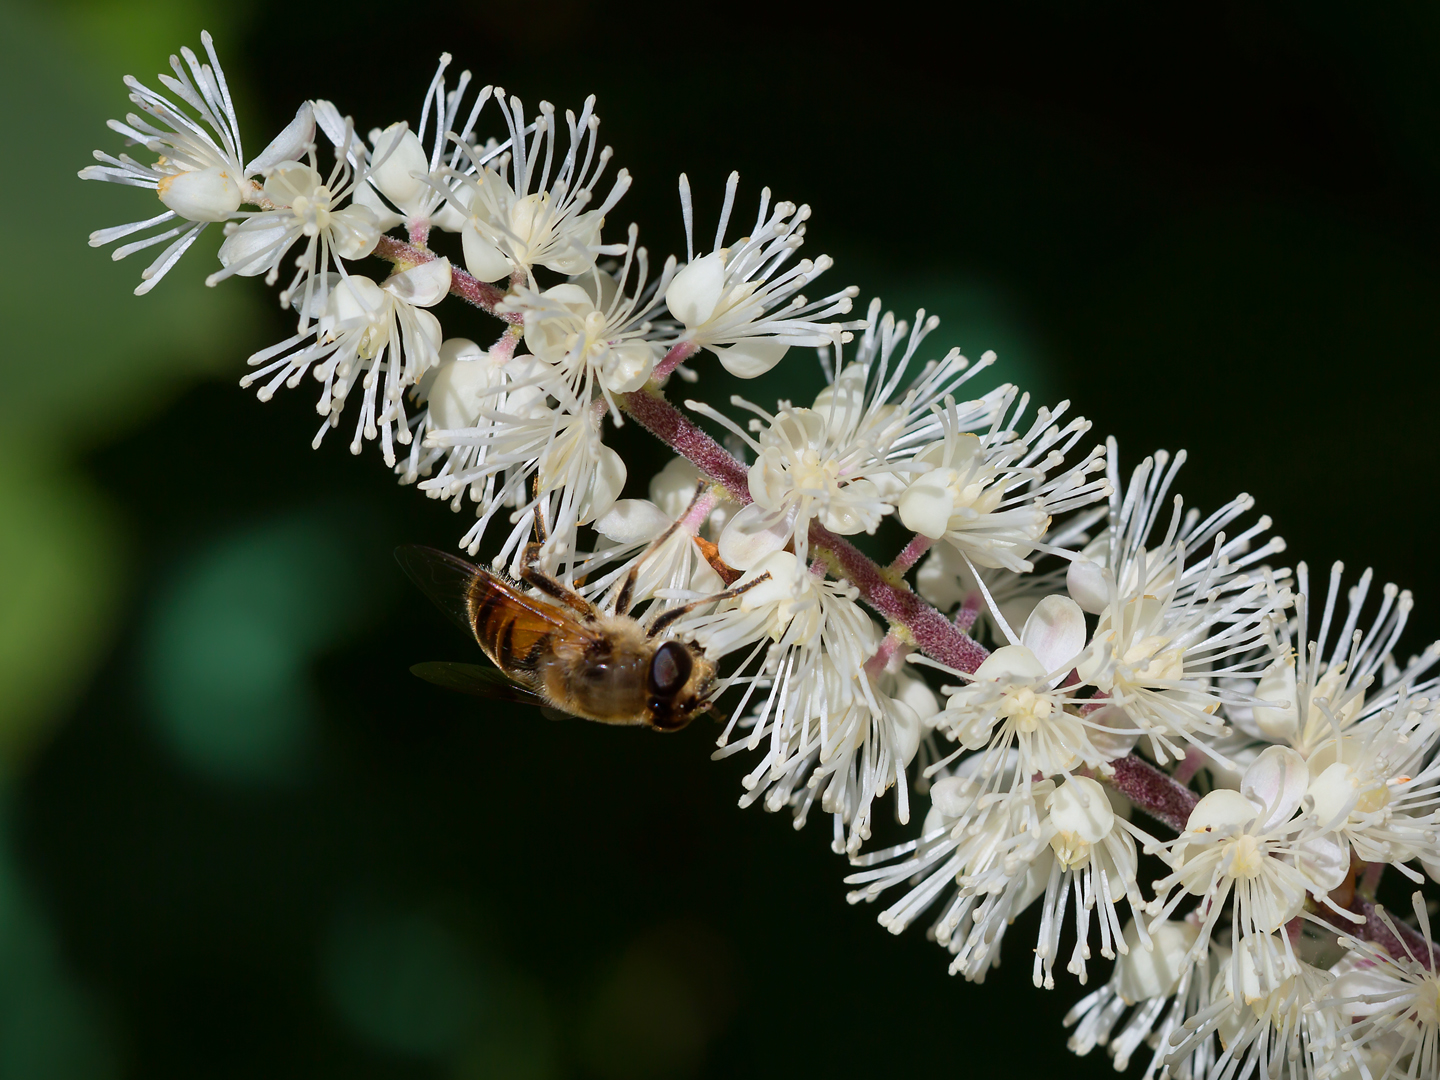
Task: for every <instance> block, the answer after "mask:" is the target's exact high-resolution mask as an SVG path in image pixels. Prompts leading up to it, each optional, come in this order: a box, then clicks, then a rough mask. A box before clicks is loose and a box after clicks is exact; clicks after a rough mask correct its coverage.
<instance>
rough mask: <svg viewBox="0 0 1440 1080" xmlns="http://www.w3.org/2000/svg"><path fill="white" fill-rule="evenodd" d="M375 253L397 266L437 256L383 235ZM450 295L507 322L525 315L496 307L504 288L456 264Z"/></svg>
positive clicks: (407, 265) (432, 259)
mask: <svg viewBox="0 0 1440 1080" xmlns="http://www.w3.org/2000/svg"><path fill="white" fill-rule="evenodd" d="M375 254H376V255H378V256H379V257H380V258H382V259H384V260H386V261H387V262H390V263H393V264H394V265H395V266H396V268H397V269H405V268H407V267H411V266H419V265H420V264H421V263H427V262H433V261H434V260H435V259H436V258H438V256H437V255H436V254H435V253H434V252H433V251H430V250H429V249H427V248H420V247H416V246H415V245H414V244H407V243H406V242H405V241H404V240H400V239H398V238H396V237H394V236H382V237H380V243H378V244H376V245H375ZM450 295H452V296H458V297H460V299H461V300H464V301H465V302H466V303H468V304H474V305H475V306H476V307H478V308H479V309H480V310H481V311H485V312H489V313H490V314H491V315H494V316H495V317H496V318H500V319H504V320H505V321H506V322H509V323H518V322H520V321H521V319H522V316H521V315H519V314H518V313H516V312H513V311H512V312H507V313H504V314H501V313H500V312H497V311H496V310H495V305H496V304H498V303H500V301H501V300H504V299H505V290H504V289H501V288H499V287H498V286H495V285H491V284H489V283H488V282H485V281H480V280H478V279H477V278H474V277H471V276H470V274H468V273H466V272H465V271H464V270H461V269H460V268H459V267H458V266H455V265H453V264H452V265H451V267H450Z"/></svg>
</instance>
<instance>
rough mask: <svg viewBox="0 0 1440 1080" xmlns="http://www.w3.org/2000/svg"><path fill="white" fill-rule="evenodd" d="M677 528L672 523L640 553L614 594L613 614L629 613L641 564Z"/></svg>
mask: <svg viewBox="0 0 1440 1080" xmlns="http://www.w3.org/2000/svg"><path fill="white" fill-rule="evenodd" d="M679 527H680V522H678V521H676V522H673V523H672V524H671V525H670V527H669V528H668V529H666V530H665V531H664V532H663V533H661V534H660V535H659V536H657V537H656V538H655V539H654V540H652V541H650V546H649V547H647V548H646V549H645V550H644V551H643V552H641V553H640V557H639V558H638V559H636V560H635V565H634V566H632V567H630V572H629V573H628V574H626V575H625V581H624V583H623V584H622V585H621V586H620V591H619V592H618V593H616V594H615V609H614V610H615V614H617V615H624V614H627V613H628V612H629V611H630V605H631V603H632V602H633V597H634V593H635V582H636V581H637V580H639V578H640V566H641V564H642V563H644V561H645V560H646V559H647V558H649V557H650V555H651V553H653V552H654V551H656V550H657V549H658V548H659V547H660V545H661V544H663V543H665V541H666V540H669V539H670V537H671V536H673V535H674V534H675V530H676V529H678V528H679Z"/></svg>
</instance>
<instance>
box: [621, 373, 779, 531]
mask: <svg viewBox="0 0 1440 1080" xmlns="http://www.w3.org/2000/svg"><path fill="white" fill-rule="evenodd" d="M621 402H622V404H623V406H624V409H625V411H626V412H628V413H629V414H630V415H631V416H633V417H634V418H635V420H636V422H637V423H638V424H639V425H640V426H641V427H643V428H644V429H645V430H646V431H648V432H650V434H652V435H654V436H655V437H656V438H657V439H659V440H660V441H661V442H663V443H665V444H666V445H667V446H669V447H670V448H671V449H672V450H674V451H675V452H676V453H677V454H679V455H680V456H681V457H683V458H685V459H687V460H688V461H689V462H690V463H691V464H693V465H694V466H695V467H696V468H697V469H699V470H700V471H701V472H702V473H704V474H705V475H706V476H708V477H710V479H711V480H714V481H715V482H716V483H717V484H721V485H723V486H724V488H725V490H726V491H727V492H728V493H729V494H730V497H731V498H732V499H734V500H735V501H736V502H738V503H741V504H742V505H743V504H745V503H748V502H749V501H750V479H749V470H748V469H746V468H745V466H744V465H742V464H741V463H740V462H738V461H736V460H735V457H734V455H733V454H731V453H730V452H729V451H728V450H726V449H725V448H724V447H723V446H721V445H720V444H719V443H718V442H716V441H715V440H714V439H712V438H711V437H710V436H709V435H708V434H707V433H706V432H705V430H704V429H703V428H701V427H700V426H699V425H698V424H696V423H695V422H694V421H693V420H691V419H690V418H689V417H688V416H686V415H685V414H684V413H682V412H681V411H680V410H679V409H677V408H675V406H674V405H671V404H670V402H668V401H666V400H665V398H664V396H663V395H662V394H660V393H658V392H653V391H650V390H636V391H635V392H634V393H630V394H626V395H624V397H622V398H621Z"/></svg>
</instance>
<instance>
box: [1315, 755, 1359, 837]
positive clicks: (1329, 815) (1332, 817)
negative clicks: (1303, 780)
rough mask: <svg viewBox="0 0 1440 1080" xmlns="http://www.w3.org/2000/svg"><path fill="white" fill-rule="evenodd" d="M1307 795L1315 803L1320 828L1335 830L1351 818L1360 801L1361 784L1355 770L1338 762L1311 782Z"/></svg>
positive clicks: (1316, 818) (1316, 817) (1316, 819)
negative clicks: (1351, 813)
mask: <svg viewBox="0 0 1440 1080" xmlns="http://www.w3.org/2000/svg"><path fill="white" fill-rule="evenodd" d="M1307 794H1308V795H1309V796H1310V798H1311V799H1313V800H1314V801H1315V821H1316V822H1317V823H1318V824H1319V826H1320V828H1322V829H1333V828H1335V827H1336V826H1338V825H1339V824H1340V823H1341V822H1343V821H1344V820H1345V819H1346V818H1348V817H1349V816H1350V812H1351V811H1352V810H1354V809H1355V804H1356V803H1357V802H1359V801H1360V783H1359V781H1358V780H1357V779H1356V778H1355V770H1354V769H1352V768H1351V767H1350V766H1349V765H1346V764H1345V763H1344V762H1343V761H1337V762H1334V763H1333V764H1331V765H1329V766H1327V767H1326V768H1325V769H1323V770H1322V771H1321V773H1320V775H1319V776H1317V777H1315V779H1314V780H1312V781H1310V786H1309V788H1308V789H1307Z"/></svg>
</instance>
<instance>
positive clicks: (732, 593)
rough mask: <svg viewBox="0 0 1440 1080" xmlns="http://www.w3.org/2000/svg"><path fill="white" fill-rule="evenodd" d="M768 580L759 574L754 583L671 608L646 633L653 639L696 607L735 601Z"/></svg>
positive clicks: (750, 582) (767, 576) (749, 582)
mask: <svg viewBox="0 0 1440 1080" xmlns="http://www.w3.org/2000/svg"><path fill="white" fill-rule="evenodd" d="M769 580H770V575H769V574H761V575H760V576H759V577H757V578H756V579H755V580H754V581H747V582H746V583H745V584H744V585H740V586H738V587H736V588H734V589H726V590H725V591H724V592H720V593H716V594H715V595H714V596H707V597H705V598H704V599H703V600H692V601H691V602H690V603H688V604H681V605H680V606H679V607H676V608H671V609H670V610H669V611H666V612H664V613H663V614H661V616H660V617H659V618H658V619H656V620H655V621H654V622H653V623H651V624H650V629H649V630H648V631H647V633H648V634H649V636H650V637H655V636H656V635H657V634H659V633H660V632H661V631H662V630H664V629H665V628H666V627H667V626H669V625H670V624H671V623H673V622H674V621H675V620H676V619H678V618H680V616H682V615H688V614H689V613H690V612H692V611H694V610H695V609H696V608H697V607H702V606H703V605H705V604H718V603H719V602H720V601H722V600H733V599H735V597H737V596H740V595H742V594H744V593H747V592H749V591H750V590H751V589H753V588H754V587H755V586H756V585H759V584H760V583H761V582H762V581H769Z"/></svg>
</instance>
